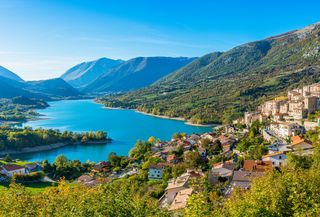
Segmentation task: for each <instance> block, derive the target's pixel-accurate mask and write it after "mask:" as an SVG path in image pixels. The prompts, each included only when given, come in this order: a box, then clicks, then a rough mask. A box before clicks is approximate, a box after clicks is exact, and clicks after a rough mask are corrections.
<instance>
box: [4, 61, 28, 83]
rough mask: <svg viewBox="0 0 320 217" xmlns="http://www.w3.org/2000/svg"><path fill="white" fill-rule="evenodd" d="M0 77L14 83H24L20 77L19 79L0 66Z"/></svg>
mask: <svg viewBox="0 0 320 217" xmlns="http://www.w3.org/2000/svg"><path fill="white" fill-rule="evenodd" d="M0 76H2V77H5V78H9V79H12V80H15V81H19V82H24V80H23V79H22V78H21V77H19V76H18V75H17V74H15V73H14V72H12V71H10V70H9V69H7V68H5V67H3V66H1V65H0Z"/></svg>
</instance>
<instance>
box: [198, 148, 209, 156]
mask: <svg viewBox="0 0 320 217" xmlns="http://www.w3.org/2000/svg"><path fill="white" fill-rule="evenodd" d="M198 152H199V154H200V155H201V157H203V158H206V157H207V150H206V149H205V148H203V147H201V146H199V147H198Z"/></svg>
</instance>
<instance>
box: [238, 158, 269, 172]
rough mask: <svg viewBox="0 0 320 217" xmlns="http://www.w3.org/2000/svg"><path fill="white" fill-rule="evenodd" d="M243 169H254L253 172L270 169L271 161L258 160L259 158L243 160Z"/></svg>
mask: <svg viewBox="0 0 320 217" xmlns="http://www.w3.org/2000/svg"><path fill="white" fill-rule="evenodd" d="M243 169H244V170H245V171H250V172H252V171H255V172H264V171H268V170H272V162H271V161H259V160H245V161H244V164H243Z"/></svg>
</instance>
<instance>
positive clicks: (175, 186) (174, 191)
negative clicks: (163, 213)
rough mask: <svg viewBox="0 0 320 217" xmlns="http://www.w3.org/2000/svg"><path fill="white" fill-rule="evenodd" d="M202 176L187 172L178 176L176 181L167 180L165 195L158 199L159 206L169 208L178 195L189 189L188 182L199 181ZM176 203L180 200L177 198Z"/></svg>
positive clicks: (197, 172) (193, 171)
mask: <svg viewBox="0 0 320 217" xmlns="http://www.w3.org/2000/svg"><path fill="white" fill-rule="evenodd" d="M202 176H204V174H203V173H202V172H200V171H195V170H187V172H186V173H184V174H182V175H180V176H179V177H177V178H176V179H171V180H169V181H168V186H167V188H166V190H165V193H164V194H163V196H162V197H161V198H160V199H159V203H160V206H161V207H163V208H170V205H171V204H172V203H173V201H174V200H175V198H176V196H177V195H178V193H179V192H180V191H182V190H185V189H188V188H189V182H190V180H191V179H193V180H199V179H200V177H202ZM185 193H186V192H183V194H185ZM178 201H181V198H180V199H179V198H178Z"/></svg>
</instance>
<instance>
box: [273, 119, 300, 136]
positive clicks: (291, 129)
mask: <svg viewBox="0 0 320 217" xmlns="http://www.w3.org/2000/svg"><path fill="white" fill-rule="evenodd" d="M270 130H271V131H272V132H273V133H275V134H276V135H278V136H279V137H282V138H288V137H291V136H294V135H297V134H299V133H304V132H305V129H304V127H303V126H300V125H299V124H296V123H287V122H282V123H271V124H270Z"/></svg>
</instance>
